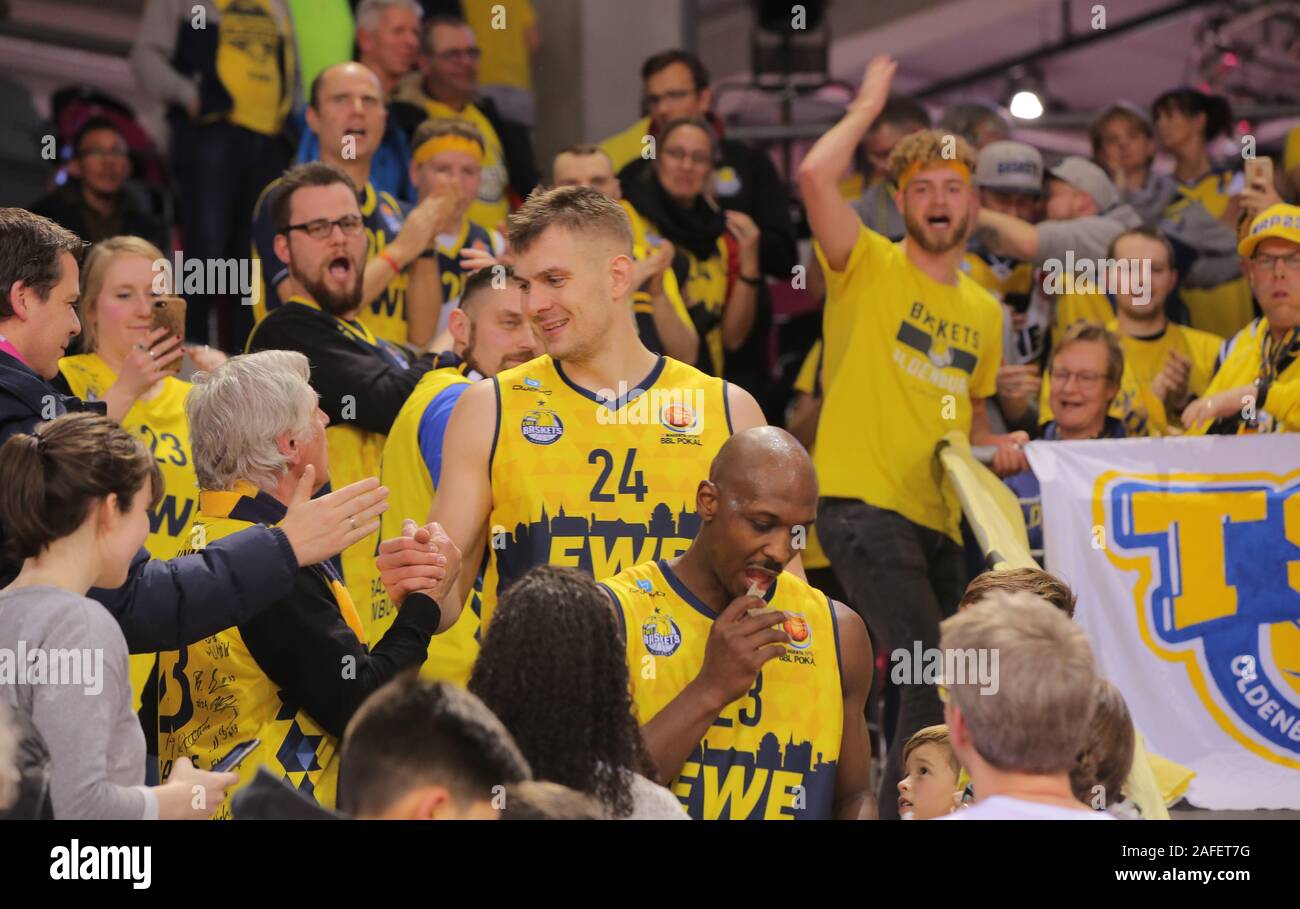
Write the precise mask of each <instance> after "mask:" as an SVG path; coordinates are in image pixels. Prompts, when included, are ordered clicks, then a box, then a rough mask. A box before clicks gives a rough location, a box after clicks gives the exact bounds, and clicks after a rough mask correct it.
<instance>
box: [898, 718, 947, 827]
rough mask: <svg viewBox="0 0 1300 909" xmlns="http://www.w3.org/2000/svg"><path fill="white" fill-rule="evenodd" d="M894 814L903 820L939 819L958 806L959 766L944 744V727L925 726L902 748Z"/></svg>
mask: <svg viewBox="0 0 1300 909" xmlns="http://www.w3.org/2000/svg"><path fill="white" fill-rule="evenodd" d="M903 772H904V773H905V774H906V775H905V776H904V777H903V778H902V779H901V780H899V781H898V813H899V815H900V816H901V817H902V818H903V820H905V821H907V820H915V821H924V820H928V819H929V818H932V817H940V816H941V815H945V814H948V813H949V812H951V811H953V810H954V809H955V808H956V807H957V806H958V805H959V804H961V792H962V790H961V786H960V785H959V784H958V782H957V780H958V778H959V777H960V776H961V764H959V763H958V762H957V755H956V754H954V753H953V750H952V745H951V744H949V742H948V727H947V726H943V725H939V726H926V727H925V728H924V729H922V730H920V731H918V732H917V733H916V734H915V735H913V736H912V737H911V738H910V739H908V740H907V744H906V745H904V746H903Z"/></svg>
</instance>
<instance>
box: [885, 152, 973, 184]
mask: <svg viewBox="0 0 1300 909" xmlns="http://www.w3.org/2000/svg"><path fill="white" fill-rule="evenodd" d="M931 167H946V168H948V169H949V170H954V171H956V172H957V173H958V174H960V175H961V178H962V179H963V180H965V181H966V182H967V183H969V182H970V168H969V167H967V166H966V165H965V164H963V163H962V162H961V161H958V160H956V159H951V160H950V159H948V158H937V159H931V160H929V161H913V162H912V163H911V164H909V165H907V170H905V171H903V173H902V175H901V176H900V177H899V178H898V188H899V190H904V189H906V188H907V184H908V183H910V182H912V178H913V177H915V176H916V175H917V174H919V173H920V172H921V171H923V170H926V169H927V168H931Z"/></svg>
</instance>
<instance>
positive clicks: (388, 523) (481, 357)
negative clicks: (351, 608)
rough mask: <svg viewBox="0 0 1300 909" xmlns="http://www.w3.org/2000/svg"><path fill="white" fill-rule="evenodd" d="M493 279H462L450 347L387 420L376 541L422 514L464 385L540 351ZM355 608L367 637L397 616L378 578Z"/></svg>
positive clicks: (512, 291) (511, 290) (514, 292)
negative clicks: (385, 502) (385, 492)
mask: <svg viewBox="0 0 1300 909" xmlns="http://www.w3.org/2000/svg"><path fill="white" fill-rule="evenodd" d="M504 276H505V275H502V277H504ZM495 282H496V273H494V272H493V271H492V270H491V269H486V268H485V269H482V270H480V271H477V272H475V273H474V274H472V275H470V276H469V278H468V280H466V282H465V289H464V292H463V293H462V294H461V295H460V301H459V303H458V304H457V307H456V309H454V310H452V313H451V318H450V320H449V323H448V328H449V330H450V332H451V337H452V341H453V345H452V349H451V350H450V351H447V352H446V353H443V354H440V355H439V356H438V365H437V368H435V369H433V370H432V371H430V372H427V373H425V374H424V377H423V378H422V379H420V383H419V384H418V385H416V386H415V390H414V391H413V392H411V396H410V397H409V398H407V399H406V403H405V404H403V405H402V409H401V410H400V411H398V413H397V419H396V420H394V421H393V428H392V429H391V430H390V431H389V433H388V439H387V440H386V441H385V442H384V456H383V461H382V462H381V464H380V469H379V478H380V481H381V482H383V483H384V484H385V485H386V486H387V487H388V489H389V509H388V511H386V512H384V516H383V518H382V519H381V524H380V538H381V539H387V538H389V537H396V536H399V535H400V534H401V532H402V524H403V522H404V520H406V519H408V518H410V517H411V516H412V515H415V516H416V517H419V516H421V515H426V514H428V513H429V508H430V507H431V506H432V505H433V499H434V496H435V495H437V489H438V484H439V480H440V479H441V477H442V465H443V455H444V453H443V448H442V442H443V436H444V435H445V434H446V431H447V422H448V421H449V420H450V419H451V413H452V409H453V408H454V407H455V406H456V402H457V401H458V400H460V396H461V395H462V394H464V392H465V390H466V389H467V388H469V386H470V385H471V384H473V383H474V382H475V381H477V380H479V379H481V378H483V377H484V376H495V375H496V374H497V373H499V372H501V371H502V370H503V369H508V368H510V367H512V366H518V365H519V364H520V363H527V362H528V361H529V360H531V359H533V358H534V357H536V356H537V354H538V353H539V351H540V350H541V345H540V344H539V343H538V340H537V336H536V334H535V333H534V332H533V326H532V324H531V323H530V322H528V320H527V319H525V318H524V312H523V301H522V299H521V295H520V293H519V288H518V287H517V286H514V285H513V284H507V285H506V286H505V287H500V288H498V287H496V286H494V283H495ZM446 454H447V457H448V458H452V457H455V456H456V455H455V453H454V452H447V453H446ZM360 611H361V622H362V624H363V625H364V626H365V629H366V635H367V636H368V637H369V638H370V639H371V640H374V639H376V638H378V637H379V636H381V635H382V634H383V633H384V632H385V631H387V630H388V627H389V626H390V625H391V624H392V623H393V618H394V617H395V616H396V615H397V607H396V606H395V605H394V603H393V601H392V600H391V599H390V598H389V596H388V592H387V591H386V590H385V589H384V586H383V585H382V584H375V585H374V587H373V589H372V590H371V599H370V602H369V603H368V604H363V605H362V606H361V607H360ZM469 612H470V610H466V611H465V612H464V613H462V615H465V614H468V613H469Z"/></svg>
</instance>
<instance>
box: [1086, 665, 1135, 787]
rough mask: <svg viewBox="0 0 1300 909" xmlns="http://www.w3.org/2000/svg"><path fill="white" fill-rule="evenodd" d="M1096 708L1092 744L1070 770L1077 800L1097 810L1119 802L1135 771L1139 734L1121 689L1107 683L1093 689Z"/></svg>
mask: <svg viewBox="0 0 1300 909" xmlns="http://www.w3.org/2000/svg"><path fill="white" fill-rule="evenodd" d="M1093 691H1094V694H1093V699H1094V701H1095V702H1096V706H1095V708H1094V709H1093V713H1092V722H1091V723H1089V724H1088V742H1087V744H1086V745H1085V746H1084V748H1083V750H1082V751H1081V752H1079V758H1078V760H1077V761H1075V764H1074V767H1073V769H1071V770H1070V789H1071V790H1073V792H1074V797H1075V798H1077V799H1078V800H1079V801H1081V802H1083V803H1084V804H1085V805H1090V806H1091V807H1093V808H1096V809H1099V810H1100V809H1104V808H1108V807H1110V806H1111V805H1113V804H1115V803H1117V802H1119V801H1120V800H1121V799H1122V798H1123V795H1122V793H1121V790H1122V789H1123V787H1124V783H1125V782H1126V781H1127V780H1128V775H1129V771H1130V770H1132V768H1133V751H1134V749H1135V748H1136V741H1135V739H1136V734H1135V732H1134V730H1133V719H1132V717H1130V716H1129V712H1128V705H1127V704H1125V703H1124V696H1123V695H1122V694H1120V693H1119V689H1118V688H1116V687H1115V686H1114V685H1112V684H1111V683H1110V682H1108V681H1106V680H1105V679H1100V680H1099V681H1098V682H1097V686H1096V688H1094V689H1093Z"/></svg>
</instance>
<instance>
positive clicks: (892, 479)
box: [813, 226, 1002, 545]
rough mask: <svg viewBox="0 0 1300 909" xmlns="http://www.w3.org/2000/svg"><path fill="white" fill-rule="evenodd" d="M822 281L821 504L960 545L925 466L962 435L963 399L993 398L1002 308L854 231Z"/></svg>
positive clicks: (947, 488) (944, 485) (950, 495)
mask: <svg viewBox="0 0 1300 909" xmlns="http://www.w3.org/2000/svg"><path fill="white" fill-rule="evenodd" d="M815 248H816V251H817V258H818V262H819V263H820V264H821V267H822V271H823V272H824V273H825V275H826V294H827V295H826V312H825V315H824V317H823V323H822V338H823V339H824V343H825V345H826V353H825V361H824V365H823V368H822V382H823V386H824V388H825V394H824V398H823V403H822V414H821V421H820V422H819V423H818V427H817V445H816V450H815V451H814V452H813V464H814V465H815V466H816V468H817V475H818V478H819V480H820V482H821V494H822V495H823V496H828V497H840V498H849V499H859V500H861V501H863V502H866V503H867V504H869V505H873V506H875V507H877V508H884V509H888V510H889V511H893V512H896V513H898V514H900V515H902V516H903V517H905V518H907V519H908V520H909V521H912V522H913V523H915V524H919V525H921V526H922V527H929V528H931V529H932V530H937V531H940V532H942V533H946V534H947V535H948V536H950V537H951V538H952V539H953V540H954V541H957V542H958V544H959V545H960V541H961V530H960V527H961V507H960V505H959V503H958V501H957V496H956V493H955V491H954V490H953V489H952V488H951V485H950V484H949V483H948V481H947V480H946V479H945V477H944V475H943V471H942V469H941V468H940V466H939V462H938V459H937V458H936V457H935V446H936V445H937V444H938V442H939V440H940V439H942V438H943V436H944V434H945V433H948V432H951V431H953V430H957V431H959V432H962V433H965V434H967V435H969V434H970V429H971V398H972V397H981V398H988V397H991V396H992V395H993V394H994V393H995V392H996V391H997V374H998V366H999V365H1000V364H1001V362H1002V306H1001V304H999V303H998V301H997V300H995V299H994V298H993V297H992V296H991V295H990V294H989V293H988V291H986V290H984V289H983V288H982V287H980V286H979V285H978V284H976V283H975V281H974V280H972V279H971V278H970V277H969V276H968V275H966V274H964V273H962V272H960V271H959V272H958V273H957V284H956V285H955V286H954V285H949V284H941V283H939V282H938V281H935V280H934V279H932V278H930V277H929V276H928V275H926V274H925V273H924V272H922V271H921V270H920V269H919V268H917V267H916V266H915V265H913V264H912V263H911V261H910V260H909V259H908V258H907V254H906V252H905V251H904V250H903V247H902V245H901V244H894V243H891V242H889V240H887V239H886V238H885V237H882V236H881V235H879V234H876V233H873V232H872V231H870V230H868V229H867V228H866V227H861V226H860V227H859V231H858V239H857V242H856V243H855V244H854V246H853V250H852V252H851V253H850V255H849V259H848V262H847V263H846V264H845V267H844V269H843V270H842V271H835V270H833V269H831V267H830V266H829V265H828V264H827V262H826V257H825V255H824V254H823V253H822V250H821V247H820V246H819V245H817V246H815Z"/></svg>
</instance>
